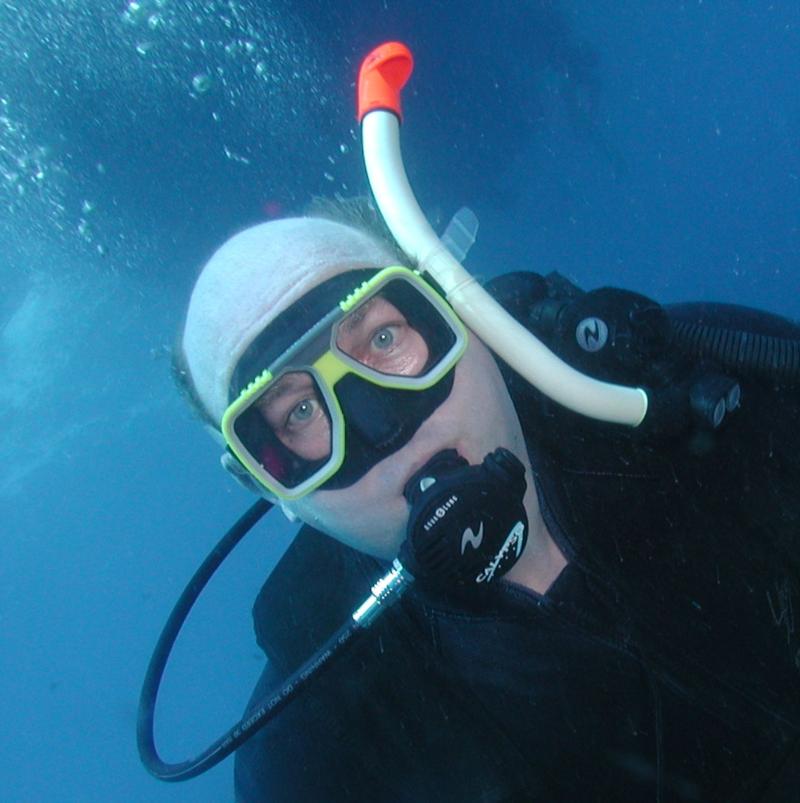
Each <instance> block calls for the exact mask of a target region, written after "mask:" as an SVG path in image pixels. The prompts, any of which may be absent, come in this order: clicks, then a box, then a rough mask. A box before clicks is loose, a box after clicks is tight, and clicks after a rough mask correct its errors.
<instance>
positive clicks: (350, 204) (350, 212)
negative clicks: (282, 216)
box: [171, 195, 416, 432]
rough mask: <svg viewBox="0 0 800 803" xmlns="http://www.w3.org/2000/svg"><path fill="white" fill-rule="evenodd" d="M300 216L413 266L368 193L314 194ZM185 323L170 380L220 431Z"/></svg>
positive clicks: (194, 410)
mask: <svg viewBox="0 0 800 803" xmlns="http://www.w3.org/2000/svg"><path fill="white" fill-rule="evenodd" d="M303 215H304V216H306V217H316V218H322V219H324V220H330V221H332V222H334V223H341V224H343V225H345V226H349V227H350V228H352V229H358V230H359V231H362V232H364V233H365V234H367V235H369V236H370V237H372V239H374V240H378V241H379V242H380V243H381V244H382V245H384V246H386V247H387V248H388V249H389V250H390V251H391V252H392V253H393V254H394V255H395V256H396V257H397V263H398V264H402V265H406V266H408V267H412V268H413V267H416V264H415V263H414V262H413V261H412V260H409V257H408V256H407V255H406V254H405V253H404V252H403V251H402V249H401V248H400V247H399V246H398V245H397V243H396V242H395V240H394V238H393V237H392V234H391V232H390V231H389V228H388V226H387V225H386V223H385V222H384V221H383V218H382V217H381V216H380V213H379V212H378V210H377V208H376V207H375V203H374V201H373V200H372V198H371V197H369V196H363V195H362V196H357V197H354V198H344V197H342V196H340V195H335V196H334V197H333V198H323V197H315V198H312V200H311V202H310V203H309V204H308V206H307V207H306V208H305V209H304V210H303ZM185 325H186V319H185V316H184V320H183V322H182V323H181V325H180V327H179V329H178V333H177V337H176V338H175V342H174V344H173V346H172V360H171V373H172V379H173V381H174V383H175V385H176V387H177V388H178V392H179V393H180V395H181V397H182V398H183V399H184V400H185V401H186V403H187V404H188V405H189V409H190V410H191V411H192V413H193V414H194V415H195V416H196V417H197V418H198V419H199V420H200V421H201V422H202V423H203V424H205V425H206V426H210V427H212V428H213V429H214V430H216V431H217V432H219V421H215V420H214V417H213V416H212V415H211V413H209V411H208V410H207V409H206V407H205V405H204V404H203V402H202V400H201V399H200V396H199V394H198V393H197V389H196V388H195V386H194V382H193V381H192V375H191V371H190V370H189V366H188V364H187V362H186V355H185V354H184V352H183V345H182V344H183V330H184V327H185Z"/></svg>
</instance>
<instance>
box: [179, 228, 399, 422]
mask: <svg viewBox="0 0 800 803" xmlns="http://www.w3.org/2000/svg"><path fill="white" fill-rule="evenodd" d="M396 262H397V257H396V256H394V255H393V253H392V251H391V249H390V248H389V247H388V246H386V245H383V244H382V243H380V242H378V241H377V240H375V239H373V238H372V237H370V236H369V235H367V234H365V233H364V232H361V231H359V230H357V229H353V228H350V227H349V226H345V225H343V224H341V223H334V222H332V221H329V220H323V219H321V218H286V219H283V220H275V221H271V222H269V223H262V224H259V225H257V226H253V227H252V228H249V229H245V230H244V231H242V232H240V233H239V234H236V235H234V236H233V237H231V238H230V239H229V240H228V241H227V242H226V243H224V244H223V245H222V247H221V248H220V249H219V250H218V251H216V253H214V255H213V256H212V257H211V259H210V260H209V261H208V262H207V263H206V265H205V267H204V268H203V270H202V272H201V274H200V276H199V278H198V279H197V282H196V284H195V286H194V290H193V291H192V297H191V300H190V301H189V310H188V312H187V315H186V325H185V328H184V331H183V342H182V346H183V351H184V355H185V358H186V363H187V366H188V368H189V372H190V374H191V378H192V382H193V384H194V387H195V389H196V390H197V393H198V395H199V397H200V400H201V401H202V402H203V405H204V406H205V407H206V409H207V410H208V412H209V413H211V415H212V416H213V418H214V420H215V421H216V422H219V421H221V420H222V415H223V413H224V412H225V409H226V407H227V406H228V386H229V384H230V381H231V375H232V373H233V369H234V368H235V366H236V363H237V362H238V360H239V358H240V357H241V356H242V354H243V353H244V351H245V349H246V348H247V347H248V346H249V345H250V343H251V342H252V341H253V340H254V338H255V337H256V336H257V335H258V334H259V333H260V332H261V331H262V330H263V329H264V327H265V326H266V325H267V324H268V323H269V322H270V321H271V320H272V319H273V318H274V317H275V316H276V315H277V314H278V313H280V312H282V311H283V310H285V309H286V308H287V307H289V306H290V305H291V304H293V303H294V302H295V301H297V300H298V299H299V298H300V297H301V296H303V295H304V294H305V293H306V292H308V291H309V290H310V289H311V288H312V287H314V286H315V285H317V284H320V283H321V282H323V281H325V280H326V279H329V278H330V277H331V276H335V275H336V274H338V273H343V272H344V271H348V270H353V269H357V268H384V267H387V266H388V265H392V264H394V263H396Z"/></svg>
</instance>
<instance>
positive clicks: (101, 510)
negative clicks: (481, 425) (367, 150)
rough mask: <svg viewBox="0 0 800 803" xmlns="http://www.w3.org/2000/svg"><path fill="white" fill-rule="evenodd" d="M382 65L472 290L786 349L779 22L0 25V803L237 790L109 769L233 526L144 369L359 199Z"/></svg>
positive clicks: (181, 677) (211, 718) (181, 727)
mask: <svg viewBox="0 0 800 803" xmlns="http://www.w3.org/2000/svg"><path fill="white" fill-rule="evenodd" d="M387 39H401V40H403V41H405V42H406V43H407V44H408V45H409V46H410V47H411V48H412V50H413V51H414V54H415V58H416V70H415V73H414V75H413V76H412V79H411V83H410V85H409V87H408V89H407V90H406V92H405V95H404V105H405V122H404V127H403V149H404V154H405V158H406V167H407V169H408V172H409V175H410V177H411V181H412V184H413V186H414V187H415V190H416V191H417V194H418V197H419V199H420V202H421V204H422V206H423V208H424V209H425V210H426V212H427V213H428V214H429V215H430V217H431V218H432V220H434V221H435V222H436V223H437V225H438V226H439V228H440V229H441V228H443V226H444V225H445V224H446V223H447V220H448V219H449V218H450V216H451V215H452V214H453V213H454V212H455V211H456V210H457V209H458V208H459V207H460V206H462V205H467V206H469V207H470V208H472V209H473V210H474V211H475V212H476V214H477V215H478V217H479V219H480V224H481V225H480V230H479V235H478V242H477V244H476V245H475V247H474V249H473V251H472V252H471V253H470V256H469V258H468V261H467V266H468V267H469V268H470V269H471V270H472V271H473V272H475V273H477V274H479V275H481V276H484V277H490V276H494V275H496V274H499V273H503V272H505V271H509V270H520V269H531V270H536V271H539V272H544V273H546V272H549V271H551V270H558V271H559V272H561V273H562V274H564V275H565V276H567V277H568V278H569V279H571V280H573V281H575V282H577V283H578V284H580V285H581V286H583V287H584V288H587V289H588V288H592V287H597V286H601V285H605V284H612V285H619V286H623V287H627V288H630V289H633V290H637V291H639V292H642V293H645V294H650V295H652V296H653V297H655V298H656V299H657V300H659V301H664V302H666V301H676V300H719V301H728V302H735V303H740V304H746V305H750V306H755V307H760V308H764V309H767V310H771V311H773V312H777V313H780V314H783V315H786V316H789V317H793V318H800V299H798V289H800V262H799V257H800V232H799V231H798V225H800V222H799V221H800V81H799V80H798V67H799V66H800V5H799V4H798V3H797V2H790V0H784V1H783V2H775V3H768V2H745V0H729V2H725V3H719V2H712V1H711V0H690V1H687V2H678V1H677V0H652V2H648V3H642V2H638V1H637V0H616V2H602V1H601V2H598V0H580V1H579V2H568V1H567V0H563V1H562V2H557V1H556V0H553V2H535V1H531V2H522V0H494V2H488V0H487V1H486V2H477V1H476V0H473V2H461V3H454V2H428V3H425V4H423V3H419V2H413V0H355V1H354V2H350V3H342V4H340V5H337V6H335V7H334V6H333V4H328V3H325V2H321V1H319V2H288V0H269V2H268V1H267V0H262V1H261V2H257V0H231V1H230V2H229V1H228V0H224V1H223V0H181V1H179V0H138V2H129V3H127V4H126V3H125V2H119V1H118V0H107V1H104V0H0V418H1V420H2V421H3V431H2V437H0V524H1V525H2V532H1V533H0V706H1V707H2V712H3V727H2V728H0V790H2V791H0V797H2V799H3V800H4V801H25V802H26V803H29V802H30V801H82V802H83V803H94V801H108V800H124V801H224V800H231V799H232V798H233V791H232V769H233V762H232V760H228V761H226V762H224V763H223V764H222V765H220V766H218V767H216V768H215V769H214V770H212V771H211V772H209V773H208V774H207V775H205V776H203V777H201V778H200V779H196V780H193V781H189V782H187V783H185V784H179V785H167V784H163V783H160V782H158V781H155V780H153V779H151V778H150V777H149V776H148V775H147V774H146V772H145V771H144V769H143V768H142V766H141V765H140V763H139V759H138V755H137V751H136V744H135V721H136V706H137V701H138V694H139V689H140V684H141V681H142V677H143V673H144V670H145V667H146V664H147V660H148V658H149V655H150V651H151V649H152V647H153V645H154V643H155V640H156V638H157V636H158V633H159V632H160V629H161V627H162V625H163V622H164V620H165V618H166V616H167V614H168V613H169V611H170V609H171V607H172V605H173V603H174V601H175V599H176V598H177V595H178V594H179V592H180V591H181V589H182V588H183V586H184V584H185V582H186V581H187V580H188V578H189V576H190V575H191V573H192V572H193V571H194V569H195V567H196V566H197V565H198V564H199V562H200V560H201V559H202V558H203V557H204V556H205V554H206V553H207V552H208V550H209V549H210V548H211V547H212V545H213V544H214V543H215V542H216V540H217V539H218V538H219V536H220V535H221V534H222V532H223V531H224V530H225V529H226V528H227V527H228V526H229V525H230V524H231V523H232V522H233V520H234V519H235V518H236V517H237V516H238V515H239V514H240V513H241V512H242V511H243V510H244V509H245V508H246V507H247V506H248V505H249V504H250V503H251V501H252V500H251V499H250V498H249V497H248V496H247V495H246V494H245V493H244V491H241V490H240V489H239V488H238V487H237V486H236V485H235V484H234V483H233V482H232V481H230V480H229V479H228V478H227V477H226V475H225V474H224V473H223V472H222V471H221V470H220V468H219V464H218V459H219V454H218V448H217V447H216V446H215V445H214V443H213V442H212V441H211V439H210V438H208V437H207V436H206V435H205V434H204V433H203V431H202V430H201V428H200V427H199V426H198V424H197V422H196V421H194V420H192V418H191V416H190V414H189V413H188V412H187V410H186V409H185V408H184V405H183V403H182V402H181V400H180V399H179V397H178V394H177V392H176V391H175V389H174V387H173V385H172V382H171V379H170V369H169V350H170V347H171V344H172V341H173V339H174V336H175V333H176V331H177V328H178V326H179V324H180V321H181V317H182V314H183V310H184V307H185V304H186V301H187V299H188V295H189V292H190V290H191V286H192V283H193V280H194V277H195V276H196V273H197V271H198V270H199V268H200V266H201V265H202V263H203V262H204V260H205V259H207V258H208V256H209V255H210V254H211V252H212V250H213V249H214V248H215V247H216V246H217V245H219V244H221V242H222V241H223V240H224V239H225V238H226V237H228V236H230V235H231V234H232V233H234V232H235V231H236V230H237V229H239V228H242V227H244V226H246V225H248V224H252V223H254V222H257V221H259V220H264V219H267V218H270V217H275V216H280V215H285V214H290V213H296V212H299V211H302V209H303V207H304V205H305V204H306V203H307V202H308V201H309V199H310V198H311V197H312V196H313V195H332V194H334V193H340V194H343V195H355V194H362V193H364V192H365V191H366V189H367V187H366V180H365V175H364V171H363V167H362V163H361V158H360V152H359V145H360V143H359V132H358V128H357V125H356V123H355V120H354V81H355V75H356V71H357V68H358V64H359V62H360V60H361V59H362V58H363V56H364V55H366V53H367V52H368V51H369V50H370V49H371V48H372V47H374V46H375V45H377V44H379V43H380V42H382V41H385V40H387ZM278 519H280V520H278ZM291 536H292V528H291V527H289V525H288V524H287V523H286V522H285V521H284V520H283V518H282V517H280V516H277V515H276V516H274V517H272V516H271V517H268V518H267V520H266V521H265V522H264V523H262V524H261V525H259V527H258V528H257V529H256V530H255V531H254V533H253V534H252V535H251V537H250V538H249V540H247V541H245V543H244V545H243V546H242V547H241V548H240V550H238V552H237V553H235V554H234V556H233V558H232V559H231V561H230V562H229V563H230V565H226V566H225V567H224V568H223V570H222V572H221V573H220V576H219V577H218V578H215V580H214V581H213V582H212V584H211V586H210V588H209V590H208V593H207V594H206V595H204V597H203V598H202V600H201V603H200V604H199V605H198V608H197V610H196V611H195V612H194V613H193V615H192V617H191V619H190V621H189V624H188V627H187V629H186V631H185V633H184V634H183V635H182V637H181V639H180V641H179V644H178V646H177V648H176V652H175V654H174V656H173V659H172V661H171V663H170V666H169V668H168V671H167V675H166V678H165V683H164V685H163V688H162V692H161V698H160V705H159V709H158V712H157V725H158V728H157V742H158V744H159V747H160V750H161V752H162V754H163V755H164V757H165V758H166V759H167V760H170V761H177V760H181V759H184V758H186V757H188V756H189V755H194V754H196V753H197V752H198V751H199V750H200V749H202V748H203V747H205V746H206V745H207V744H208V743H209V742H210V741H212V740H213V738H215V737H216V736H217V735H218V734H219V733H220V732H221V731H222V730H223V729H224V728H227V727H228V726H229V725H231V724H232V723H233V721H234V720H235V719H237V718H238V716H239V715H240V713H241V711H242V709H243V707H244V705H245V702H246V701H247V699H248V697H249V695H250V690H251V688H252V686H253V684H254V683H255V680H256V679H257V677H258V676H259V674H260V671H261V669H262V667H263V661H264V659H263V657H262V655H261V654H260V651H259V649H258V647H257V646H256V644H255V641H254V638H253V636H252V633H251V625H250V606H251V604H252V601H253V599H254V597H255V595H256V593H257V591H258V589H259V587H260V585H261V583H262V582H263V580H264V578H265V577H266V576H267V574H268V573H269V571H270V570H271V568H272V567H273V566H274V564H275V562H276V561H277V559H278V558H279V557H280V555H281V553H282V551H283V550H284V549H285V547H286V545H287V544H288V542H289V540H290V539H291ZM310 579H313V578H310ZM368 791H369V790H365V796H366V794H368Z"/></svg>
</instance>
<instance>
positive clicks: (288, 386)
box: [256, 372, 316, 405]
mask: <svg viewBox="0 0 800 803" xmlns="http://www.w3.org/2000/svg"><path fill="white" fill-rule="evenodd" d="M305 388H311V389H312V390H315V391H316V385H315V384H314V381H313V380H312V379H311V377H310V376H309V375H308V374H306V373H302V372H293V373H288V374H284V375H283V376H282V377H280V378H279V379H278V381H277V382H275V384H274V385H272V387H270V388H267V392H266V393H265V394H264V395H263V396H262V397H261V398H260V399H259V400H258V401H257V402H256V404H257V405H261V404H266V405H270V404H272V403H273V402H276V401H277V400H278V399H280V398H281V397H283V396H286V395H287V394H288V393H295V392H297V391H298V390H304V389H305Z"/></svg>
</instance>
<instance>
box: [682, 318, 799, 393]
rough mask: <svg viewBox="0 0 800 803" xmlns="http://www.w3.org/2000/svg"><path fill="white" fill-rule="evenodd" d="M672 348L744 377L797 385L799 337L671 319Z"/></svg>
mask: <svg viewBox="0 0 800 803" xmlns="http://www.w3.org/2000/svg"><path fill="white" fill-rule="evenodd" d="M671 323H672V336H673V342H674V343H675V345H676V346H677V347H678V348H680V350H681V351H683V352H684V353H685V354H687V355H689V356H691V357H702V358H708V359H712V360H715V361H716V362H718V363H720V365H722V366H724V367H726V368H730V369H732V370H734V371H739V372H741V373H743V374H744V375H749V376H753V377H761V378H768V379H773V380H776V381H779V382H788V383H791V384H796V383H798V382H800V338H787V337H779V336H776V335H768V334H762V333H759V332H749V331H742V330H738V329H728V328H724V327H719V326H711V325H708V324H704V323H696V322H693V321H686V320H679V319H675V318H672V317H671Z"/></svg>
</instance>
